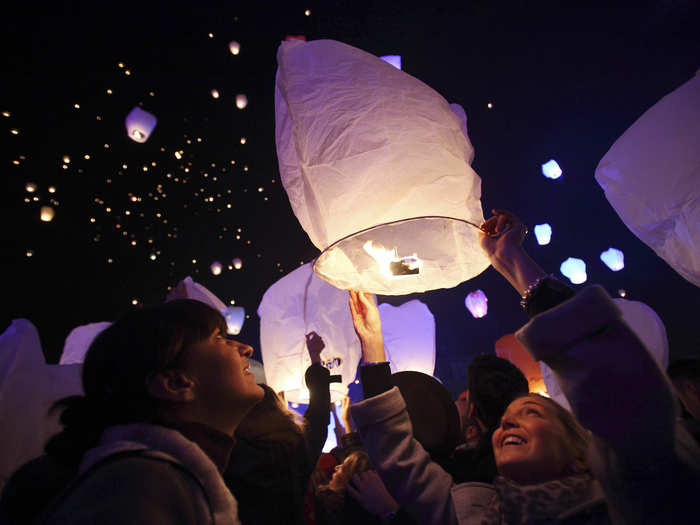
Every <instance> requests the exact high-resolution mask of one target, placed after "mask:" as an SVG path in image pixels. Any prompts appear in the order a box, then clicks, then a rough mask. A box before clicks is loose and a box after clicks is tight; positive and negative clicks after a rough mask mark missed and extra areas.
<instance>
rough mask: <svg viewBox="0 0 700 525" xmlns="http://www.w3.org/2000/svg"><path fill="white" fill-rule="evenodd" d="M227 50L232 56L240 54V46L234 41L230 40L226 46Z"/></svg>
mask: <svg viewBox="0 0 700 525" xmlns="http://www.w3.org/2000/svg"><path fill="white" fill-rule="evenodd" d="M228 50H229V51H231V54H232V55H237V54H238V53H240V52H241V44H239V43H238V42H236V41H235V40H231V42H229V44H228Z"/></svg>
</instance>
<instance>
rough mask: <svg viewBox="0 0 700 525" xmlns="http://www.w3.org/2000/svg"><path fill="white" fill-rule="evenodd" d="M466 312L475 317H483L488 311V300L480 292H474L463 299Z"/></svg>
mask: <svg viewBox="0 0 700 525" xmlns="http://www.w3.org/2000/svg"><path fill="white" fill-rule="evenodd" d="M464 305H465V306H466V307H467V310H469V312H470V313H471V314H472V315H473V316H474V317H475V318H477V319H478V318H480V317H484V316H485V315H486V313H487V312H488V310H489V304H488V298H487V297H486V294H485V293H484V292H483V291H482V290H476V291H473V292H470V293H469V294H467V297H466V298H465V299H464Z"/></svg>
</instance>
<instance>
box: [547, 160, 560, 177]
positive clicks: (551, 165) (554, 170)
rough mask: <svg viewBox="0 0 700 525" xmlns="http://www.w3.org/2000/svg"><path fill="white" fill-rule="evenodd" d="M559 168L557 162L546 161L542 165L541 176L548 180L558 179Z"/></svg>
mask: <svg viewBox="0 0 700 525" xmlns="http://www.w3.org/2000/svg"><path fill="white" fill-rule="evenodd" d="M561 173H562V172H561V168H560V167H559V164H557V161H556V160H554V159H551V160H548V161H547V162H545V163H544V164H542V175H544V176H545V177H547V178H548V179H558V178H559V177H561Z"/></svg>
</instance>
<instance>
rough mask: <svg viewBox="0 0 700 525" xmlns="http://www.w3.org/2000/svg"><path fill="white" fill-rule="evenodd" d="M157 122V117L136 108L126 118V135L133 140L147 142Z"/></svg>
mask: <svg viewBox="0 0 700 525" xmlns="http://www.w3.org/2000/svg"><path fill="white" fill-rule="evenodd" d="M157 122H158V119H157V118H156V116H155V115H153V114H152V113H149V112H148V111H144V110H142V109H141V108H140V107H138V106H136V107H134V109H132V110H131V111H130V112H129V114H128V115H127V116H126V133H127V134H128V135H129V138H130V139H131V140H134V141H136V142H142V143H143V142H146V141H147V140H148V137H149V136H150V135H151V132H152V131H153V129H154V128H155V127H156V123H157Z"/></svg>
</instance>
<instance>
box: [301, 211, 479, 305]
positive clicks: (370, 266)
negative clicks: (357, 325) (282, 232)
mask: <svg viewBox="0 0 700 525" xmlns="http://www.w3.org/2000/svg"><path fill="white" fill-rule="evenodd" d="M480 231H481V228H480V227H479V225H477V224H474V223H473V222H470V221H468V220H466V219H458V218H455V217H444V216H439V215H430V216H421V217H411V218H406V219H401V220H398V221H392V222H387V223H383V224H378V225H375V226H372V227H370V228H366V229H364V230H361V231H359V232H356V233H353V234H351V235H348V236H346V237H343V238H342V239H340V240H338V241H336V242H334V243H333V244H331V245H330V246H328V247H327V248H326V249H325V250H323V252H322V253H321V254H320V255H319V256H318V257H317V259H316V260H315V261H314V264H313V269H314V272H315V273H316V275H318V276H319V277H320V278H321V279H323V280H324V281H326V282H327V283H329V284H331V285H333V286H335V287H337V288H340V289H342V290H360V291H363V292H370V293H374V294H378V295H406V294H409V293H416V292H424V291H427V290H434V289H438V288H453V287H455V286H457V285H458V284H460V283H462V282H464V281H466V280H469V279H471V278H473V277H476V276H477V275H479V274H480V273H481V272H483V271H484V270H485V269H486V268H488V267H489V260H488V258H487V257H486V255H485V254H484V253H483V252H482V251H481V250H480V249H477V250H474V247H475V246H479V243H478V234H479V232H480ZM370 242H371V244H372V246H374V249H379V250H381V249H384V250H385V251H386V252H387V253H391V254H392V255H390V257H392V258H393V261H394V262H392V265H391V271H389V268H388V267H387V266H386V265H385V266H384V267H382V266H381V265H380V263H379V262H378V261H377V260H376V259H375V258H373V256H372V255H370V254H369V253H368V250H367V248H366V245H367V244H368V243H370ZM416 270H417V271H416Z"/></svg>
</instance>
